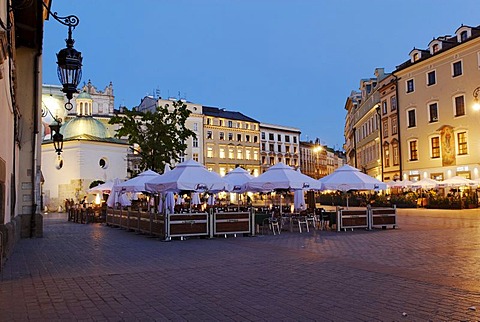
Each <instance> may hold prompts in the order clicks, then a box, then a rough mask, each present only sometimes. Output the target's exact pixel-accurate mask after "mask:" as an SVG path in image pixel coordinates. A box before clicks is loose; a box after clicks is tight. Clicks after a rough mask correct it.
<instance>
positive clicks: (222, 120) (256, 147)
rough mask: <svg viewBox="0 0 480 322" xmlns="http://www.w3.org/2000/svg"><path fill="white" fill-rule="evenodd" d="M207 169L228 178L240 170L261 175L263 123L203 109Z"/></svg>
mask: <svg viewBox="0 0 480 322" xmlns="http://www.w3.org/2000/svg"><path fill="white" fill-rule="evenodd" d="M202 111H203V117H204V119H203V134H204V136H203V148H204V156H205V159H204V165H205V166H206V167H207V169H208V170H210V171H215V172H217V173H218V174H220V175H221V176H224V175H225V174H227V173H228V172H229V171H231V170H233V169H235V168H236V167H238V166H241V167H243V168H244V169H246V170H248V171H249V172H250V173H251V174H252V175H253V176H258V175H259V174H260V130H259V128H260V127H259V122H258V121H256V120H254V119H252V118H250V117H248V116H246V115H244V114H242V113H240V112H234V111H227V110H225V109H223V108H217V107H208V106H203V108H202Z"/></svg>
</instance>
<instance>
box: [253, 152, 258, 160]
mask: <svg viewBox="0 0 480 322" xmlns="http://www.w3.org/2000/svg"><path fill="white" fill-rule="evenodd" d="M253 160H258V151H253Z"/></svg>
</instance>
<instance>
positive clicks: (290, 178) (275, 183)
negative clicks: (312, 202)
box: [245, 162, 321, 192]
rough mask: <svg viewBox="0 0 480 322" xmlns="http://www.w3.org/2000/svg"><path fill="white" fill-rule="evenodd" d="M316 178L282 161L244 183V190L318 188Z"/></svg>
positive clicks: (265, 190) (264, 190) (266, 190)
mask: <svg viewBox="0 0 480 322" xmlns="http://www.w3.org/2000/svg"><path fill="white" fill-rule="evenodd" d="M320 187H321V186H320V184H319V183H318V182H317V180H315V179H313V178H311V177H309V176H307V175H304V174H303V173H300V172H298V171H295V169H293V168H292V167H290V166H288V165H285V164H283V163H281V162H280V163H277V164H276V165H274V166H272V167H270V168H269V169H268V170H267V171H265V172H264V173H262V174H261V175H259V176H258V177H256V178H253V179H251V180H250V181H248V182H247V183H245V190H246V191H256V192H262V191H263V192H268V191H273V190H277V189H284V190H299V189H313V190H320Z"/></svg>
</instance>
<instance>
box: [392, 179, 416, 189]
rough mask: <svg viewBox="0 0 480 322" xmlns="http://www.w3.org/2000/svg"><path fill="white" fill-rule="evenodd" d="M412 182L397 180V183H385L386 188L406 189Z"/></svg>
mask: <svg viewBox="0 0 480 322" xmlns="http://www.w3.org/2000/svg"><path fill="white" fill-rule="evenodd" d="M412 183H413V181H410V180H407V179H405V180H399V181H389V182H387V187H388V188H406V187H408V185H409V184H412Z"/></svg>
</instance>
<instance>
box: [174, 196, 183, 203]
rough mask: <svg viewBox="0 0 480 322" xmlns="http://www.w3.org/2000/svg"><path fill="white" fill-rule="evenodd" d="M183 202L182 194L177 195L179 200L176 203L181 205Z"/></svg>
mask: <svg viewBox="0 0 480 322" xmlns="http://www.w3.org/2000/svg"><path fill="white" fill-rule="evenodd" d="M182 203H183V198H182V196H180V195H178V196H177V201H176V202H175V204H176V205H181V204H182Z"/></svg>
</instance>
